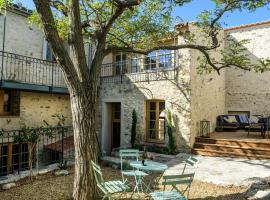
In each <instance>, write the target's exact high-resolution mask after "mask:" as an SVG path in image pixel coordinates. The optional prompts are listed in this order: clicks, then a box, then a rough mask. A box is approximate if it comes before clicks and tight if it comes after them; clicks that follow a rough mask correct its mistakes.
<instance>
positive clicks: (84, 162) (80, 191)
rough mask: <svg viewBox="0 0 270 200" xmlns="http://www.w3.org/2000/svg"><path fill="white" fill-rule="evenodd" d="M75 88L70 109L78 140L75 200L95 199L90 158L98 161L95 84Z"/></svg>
mask: <svg viewBox="0 0 270 200" xmlns="http://www.w3.org/2000/svg"><path fill="white" fill-rule="evenodd" d="M79 85H80V87H77V89H76V90H73V89H71V90H70V100H71V111H72V117H73V129H74V144H75V177H74V190H73V198H74V199H75V200H86V199H96V182H95V178H94V174H93V171H92V165H91V160H93V161H96V160H97V155H96V146H97V142H96V136H95V134H96V130H95V114H96V102H97V95H96V88H97V85H96V83H94V82H91V83H90V85H91V87H90V88H89V87H86V86H85V85H83V84H78V85H77V86H79Z"/></svg>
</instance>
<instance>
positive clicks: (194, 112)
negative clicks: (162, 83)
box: [189, 26, 225, 144]
mask: <svg viewBox="0 0 270 200" xmlns="http://www.w3.org/2000/svg"><path fill="white" fill-rule="evenodd" d="M189 28H190V31H191V32H192V33H197V34H196V37H195V40H196V42H197V44H207V41H206V40H205V38H209V37H207V36H205V35H204V33H202V32H201V31H200V30H198V28H196V27H195V26H190V27H189ZM218 37H219V38H220V40H221V41H222V39H223V32H220V34H219V35H218ZM220 45H221V47H220V48H219V49H218V50H217V51H211V52H210V56H211V57H212V58H215V59H217V60H218V59H219V58H220V54H219V50H220V49H222V48H223V45H224V43H221V44H220ZM190 55H191V65H190V68H191V69H190V71H191V72H190V76H191V133H192V137H191V143H192V144H193V143H194V140H195V137H196V136H198V135H199V134H200V121H201V120H204V119H205V120H208V121H210V131H211V132H213V131H214V130H215V127H216V117H217V116H218V115H220V114H223V113H224V111H225V73H224V72H223V71H222V72H221V74H220V75H218V73H217V72H216V71H215V70H213V71H212V72H211V73H210V74H209V73H204V74H202V75H200V74H198V70H197V68H198V66H199V65H200V63H199V61H198V60H197V58H198V57H199V56H200V57H202V54H201V53H200V52H199V51H197V50H190Z"/></svg>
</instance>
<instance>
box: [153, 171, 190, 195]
mask: <svg viewBox="0 0 270 200" xmlns="http://www.w3.org/2000/svg"><path fill="white" fill-rule="evenodd" d="M193 178H194V173H193V174H182V175H168V176H163V182H162V185H163V186H164V189H163V191H158V192H152V193H150V196H151V197H152V198H153V199H154V200H176V199H177V200H188V196H189V190H190V187H191V184H192V182H193ZM179 185H185V186H184V187H183V189H182V190H180V189H179V187H178V186H179ZM166 186H171V187H172V189H171V190H165V189H166Z"/></svg>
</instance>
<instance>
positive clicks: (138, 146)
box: [134, 144, 170, 155]
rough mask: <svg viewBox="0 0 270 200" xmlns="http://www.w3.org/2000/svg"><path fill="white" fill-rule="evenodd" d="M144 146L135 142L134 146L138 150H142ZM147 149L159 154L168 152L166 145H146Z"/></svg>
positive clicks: (167, 153)
mask: <svg viewBox="0 0 270 200" xmlns="http://www.w3.org/2000/svg"><path fill="white" fill-rule="evenodd" d="M144 147H145V145H142V144H136V145H135V147H134V148H136V149H139V150H140V151H143V150H144ZM147 151H148V152H154V153H160V154H166V155H169V154H170V151H169V149H168V147H161V146H157V145H148V146H147Z"/></svg>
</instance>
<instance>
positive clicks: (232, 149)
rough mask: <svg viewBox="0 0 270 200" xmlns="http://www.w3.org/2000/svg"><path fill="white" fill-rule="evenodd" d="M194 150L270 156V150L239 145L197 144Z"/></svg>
mask: <svg viewBox="0 0 270 200" xmlns="http://www.w3.org/2000/svg"><path fill="white" fill-rule="evenodd" d="M194 149H198V150H201V149H203V150H214V151H219V152H226V153H237V154H248V155H266V156H270V149H269V148H254V147H242V146H239V145H237V146H231V145H221V144H207V143H195V144H194Z"/></svg>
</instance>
